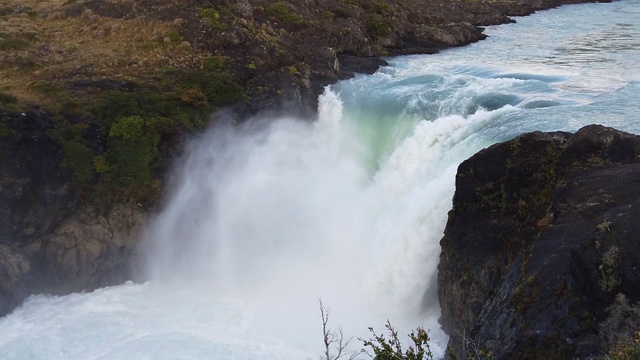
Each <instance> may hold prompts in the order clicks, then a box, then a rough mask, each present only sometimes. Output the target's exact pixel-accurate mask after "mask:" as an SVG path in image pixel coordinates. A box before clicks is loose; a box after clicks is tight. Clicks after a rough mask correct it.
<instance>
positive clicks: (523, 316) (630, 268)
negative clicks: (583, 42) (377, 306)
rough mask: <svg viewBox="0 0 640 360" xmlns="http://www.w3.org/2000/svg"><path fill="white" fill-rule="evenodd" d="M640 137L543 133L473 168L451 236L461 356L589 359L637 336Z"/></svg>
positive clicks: (462, 179) (450, 315)
mask: <svg viewBox="0 0 640 360" xmlns="http://www.w3.org/2000/svg"><path fill="white" fill-rule="evenodd" d="M639 216H640V137H638V136H636V135H631V134H628V133H624V132H620V131H617V130H614V129H610V128H605V127H602V126H597V125H592V126H588V127H585V128H583V129H581V130H580V131H578V132H577V133H575V134H570V133H564V132H556V133H541V132H535V133H530V134H525V135H522V136H519V137H517V138H515V139H513V140H511V141H508V142H506V143H502V144H497V145H494V146H491V147H489V148H488V149H485V150H483V151H481V152H479V153H478V154H476V155H475V156H473V157H471V158H470V159H468V160H467V161H465V162H464V163H462V164H461V165H460V167H459V169H458V175H457V178H456V193H455V197H454V203H453V209H452V210H451V212H450V214H449V220H448V223H447V227H446V230H445V234H444V237H443V239H442V241H441V246H442V254H441V257H440V265H439V268H438V269H439V272H438V288H439V299H440V305H441V307H442V318H441V323H442V326H443V328H444V330H445V331H446V332H447V334H449V336H450V341H449V345H450V347H451V348H452V349H453V350H454V351H455V353H457V355H458V358H467V354H468V353H472V354H474V355H477V354H480V353H484V354H488V353H492V354H493V356H494V358H495V359H498V360H499V359H534V358H535V359H539V358H542V359H572V358H587V357H589V356H592V355H600V354H603V353H605V352H606V351H608V350H609V349H610V348H611V347H612V346H613V345H615V343H616V342H617V341H618V340H620V339H622V338H624V337H626V336H629V334H632V333H633V332H634V331H637V329H638V326H639V325H640V316H639V314H640V311H638V310H639V308H638V307H637V305H636V302H637V301H639V300H640V260H638V259H640V243H639V242H638V240H639V239H640V238H639V236H640V223H639V222H638V221H637V219H638V218H639Z"/></svg>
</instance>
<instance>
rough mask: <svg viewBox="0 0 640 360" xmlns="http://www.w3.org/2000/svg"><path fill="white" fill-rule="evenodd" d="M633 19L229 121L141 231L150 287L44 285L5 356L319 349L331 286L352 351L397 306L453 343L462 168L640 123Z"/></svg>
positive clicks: (618, 12)
mask: <svg viewBox="0 0 640 360" xmlns="http://www.w3.org/2000/svg"><path fill="white" fill-rule="evenodd" d="M638 16H640V1H638V0H621V1H616V2H614V3H610V4H583V5H572V6H564V7H561V8H557V9H553V10H549V11H544V12H540V13H537V14H534V15H532V16H529V17H523V18H517V21H518V22H517V23H516V24H510V25H502V26H494V27H489V28H487V29H486V33H487V34H488V35H489V38H488V39H487V40H484V41H481V42H479V43H476V44H472V45H469V46H466V47H463V48H457V49H451V50H447V51H443V52H442V53H440V54H437V55H429V56H418V55H416V56H407V57H398V58H393V59H390V60H389V62H390V66H389V67H385V68H382V69H381V70H380V71H379V72H378V73H376V74H373V75H368V76H364V75H359V76H356V77H355V78H354V79H351V80H348V81H343V82H340V83H338V84H336V85H334V86H331V87H328V88H327V89H326V91H325V93H324V94H323V95H322V96H321V98H320V106H319V111H318V112H319V115H318V119H317V121H315V122H309V121H300V120H299V119H289V118H282V119H256V120H249V121H247V122H245V123H243V124H242V125H237V126H231V125H224V124H219V125H217V126H215V127H214V128H212V129H210V130H209V131H208V132H206V133H205V134H203V135H202V136H201V137H199V138H198V139H196V140H195V141H193V143H192V144H190V146H189V148H188V151H187V154H186V155H185V158H184V159H183V160H182V161H180V162H179V163H180V166H179V167H178V168H176V169H175V171H176V178H177V179H178V180H177V181H176V185H175V187H174V188H172V189H171V190H170V191H169V195H168V197H167V199H166V201H165V205H164V206H163V210H162V212H161V213H160V214H159V215H158V216H157V218H156V219H155V220H154V221H153V223H152V224H151V226H150V227H149V229H147V231H146V234H145V241H144V246H143V249H142V250H141V251H142V253H143V254H144V258H145V265H144V267H145V274H146V278H147V279H148V281H147V282H144V283H140V284H134V283H127V284H123V285H119V286H113V287H108V288H103V289H98V290H96V291H93V292H90V293H80V294H71V295H67V296H47V295H38V296H32V297H30V298H29V299H28V300H27V301H26V302H25V304H24V305H22V306H21V307H20V308H18V309H16V310H15V311H14V312H13V313H12V314H10V315H8V316H6V317H4V318H1V319H0V358H2V359H47V360H50V359H247V360H249V359H252V360H253V359H278V360H284V359H292V360H293V359H296V360H298V359H311V358H318V357H319V355H320V354H321V352H322V351H323V345H322V322H321V318H320V312H319V308H318V299H322V302H323V303H324V305H325V306H326V307H327V308H329V310H330V317H329V326H330V327H331V328H333V329H335V330H337V329H338V328H339V327H341V328H342V330H343V333H344V334H345V336H346V337H353V339H352V341H351V344H350V345H351V349H352V350H354V351H355V350H358V349H360V348H361V347H362V343H361V342H360V341H359V340H358V337H361V338H368V337H369V333H368V331H367V328H368V327H369V326H373V327H374V328H375V329H376V331H377V332H378V333H380V332H383V330H384V324H385V322H386V320H387V319H389V321H390V322H391V323H392V324H394V326H395V327H396V329H397V330H398V332H399V333H400V336H401V337H402V338H404V336H405V334H407V333H408V332H409V331H410V330H411V329H413V328H415V327H417V326H422V327H424V328H427V329H429V331H430V335H431V337H432V338H433V340H432V343H431V344H432V350H434V352H435V353H436V355H441V354H442V353H443V350H444V347H445V346H446V341H447V338H446V336H445V335H444V334H443V333H442V332H441V331H440V329H439V326H438V323H437V319H438V316H439V314H440V310H439V307H438V302H437V292H436V283H435V275H436V267H437V264H438V256H439V252H440V250H439V245H438V242H439V240H440V238H441V237H442V231H443V229H444V226H445V224H446V219H447V211H448V210H449V209H450V208H451V199H452V197H453V193H454V190H455V189H454V178H455V172H456V169H457V166H458V165H459V164H460V162H462V161H463V160H464V159H466V158H468V157H470V156H471V155H473V154H474V153H476V152H477V151H479V150H480V149H482V148H485V147H487V146H489V145H491V144H494V143H496V142H500V141H505V140H508V139H511V138H513V137H514V136H517V135H519V134H521V133H524V132H528V131H536V130H541V131H556V130H563V131H575V130H577V129H579V128H580V127H582V126H584V125H587V124H591V123H598V124H603V125H607V126H612V127H616V128H618V129H620V130H625V131H629V132H633V133H637V134H640V121H638V120H639V119H638V112H639V111H640V23H638V21H637V19H638ZM364 358H366V357H364Z"/></svg>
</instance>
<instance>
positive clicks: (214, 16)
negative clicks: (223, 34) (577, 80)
mask: <svg viewBox="0 0 640 360" xmlns="http://www.w3.org/2000/svg"><path fill="white" fill-rule="evenodd" d="M198 15H200V17H201V18H202V20H204V22H205V24H207V25H209V26H210V27H212V28H214V29H216V30H224V29H226V28H227V24H225V23H223V22H222V21H221V20H220V13H219V12H218V11H217V10H216V9H213V8H200V9H198Z"/></svg>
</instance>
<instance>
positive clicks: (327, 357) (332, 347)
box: [318, 298, 358, 360]
mask: <svg viewBox="0 0 640 360" xmlns="http://www.w3.org/2000/svg"><path fill="white" fill-rule="evenodd" d="M318 307H319V308H320V316H321V317H322V335H323V337H322V338H323V342H324V353H323V354H322V356H320V359H321V360H338V359H342V358H346V359H349V360H353V359H355V358H356V356H357V355H358V354H357V353H354V352H350V351H347V347H348V346H349V342H351V338H348V339H345V337H344V334H343V333H342V328H341V327H338V331H337V332H336V331H334V330H331V329H330V328H329V313H330V311H329V308H328V307H325V306H324V304H323V303H322V299H320V298H319V299H318Z"/></svg>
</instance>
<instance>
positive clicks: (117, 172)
mask: <svg viewBox="0 0 640 360" xmlns="http://www.w3.org/2000/svg"><path fill="white" fill-rule="evenodd" d="M159 142H160V134H158V133H157V132H155V131H153V130H151V131H150V130H149V129H148V126H147V124H146V121H145V120H144V119H143V118H142V117H140V116H130V117H126V118H121V119H119V120H118V121H116V122H115V123H114V124H113V125H112V126H111V129H109V141H108V143H109V151H108V153H107V159H106V160H107V161H106V162H108V163H109V164H112V165H113V167H112V168H111V167H110V168H111V169H113V172H114V176H115V180H116V182H117V184H118V185H120V186H126V185H129V184H130V183H139V184H149V183H151V181H152V180H153V174H152V169H151V163H152V161H153V159H154V158H155V156H156V155H157V152H158V143H159Z"/></svg>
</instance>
